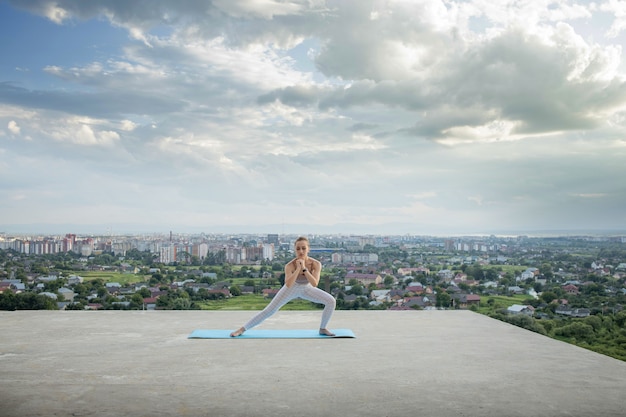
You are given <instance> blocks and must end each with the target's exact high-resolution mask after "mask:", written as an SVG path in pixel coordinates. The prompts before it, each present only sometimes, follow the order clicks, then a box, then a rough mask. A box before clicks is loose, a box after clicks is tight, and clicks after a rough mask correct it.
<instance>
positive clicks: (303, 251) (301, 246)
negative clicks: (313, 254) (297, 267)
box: [296, 240, 309, 258]
mask: <svg viewBox="0 0 626 417" xmlns="http://www.w3.org/2000/svg"><path fill="white" fill-rule="evenodd" d="M307 253H309V245H308V244H307V243H306V241H305V240H300V241H298V242H296V257H297V258H306V255H307Z"/></svg>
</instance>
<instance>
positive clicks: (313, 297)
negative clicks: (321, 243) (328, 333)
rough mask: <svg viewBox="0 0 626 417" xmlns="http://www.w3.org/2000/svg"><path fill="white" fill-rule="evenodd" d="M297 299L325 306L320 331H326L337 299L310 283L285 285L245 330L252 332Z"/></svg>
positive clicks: (251, 320)
mask: <svg viewBox="0 0 626 417" xmlns="http://www.w3.org/2000/svg"><path fill="white" fill-rule="evenodd" d="M296 298H302V299H304V300H308V301H312V302H314V303H318V304H324V311H323V312H322V324H320V329H325V328H326V325H327V324H328V322H329V321H330V317H331V316H332V315H333V312H334V311H335V304H336V301H335V298H334V297H333V296H332V295H330V294H329V293H327V292H326V291H323V290H320V289H319V288H317V287H314V286H312V285H311V284H309V283H306V284H298V283H294V284H293V285H292V286H291V287H287V286H286V285H283V287H282V288H281V289H280V290H279V291H278V292H277V293H276V295H275V296H274V298H273V299H272V301H271V302H270V303H269V304H268V305H267V307H265V308H264V309H263V310H262V311H259V313H258V314H256V315H255V316H254V317H252V318H251V319H250V320H249V321H248V322H247V323H246V324H245V325H244V326H243V328H244V329H246V330H250V329H251V328H253V327H254V326H258V325H259V324H261V323H262V322H263V321H264V320H265V319H267V318H269V317H270V316H271V315H272V314H274V313H276V312H277V311H278V310H280V308H281V307H282V306H284V305H285V304H287V303H288V302H289V301H291V300H295V299H296Z"/></svg>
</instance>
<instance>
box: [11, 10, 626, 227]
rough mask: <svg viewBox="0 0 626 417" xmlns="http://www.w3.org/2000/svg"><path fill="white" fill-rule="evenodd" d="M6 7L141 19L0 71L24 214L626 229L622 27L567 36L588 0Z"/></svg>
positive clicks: (181, 221)
mask: <svg viewBox="0 0 626 417" xmlns="http://www.w3.org/2000/svg"><path fill="white" fill-rule="evenodd" d="M10 4H12V5H14V7H16V8H20V9H21V10H28V11H29V12H31V13H36V14H38V15H40V16H44V17H46V18H48V19H51V20H53V21H55V22H56V23H57V24H58V25H66V28H71V27H72V25H89V24H90V22H92V21H93V19H104V20H105V21H107V22H109V24H111V25H115V26H117V27H122V28H124V29H126V30H127V31H128V34H129V38H128V40H127V43H125V44H123V45H119V46H118V49H117V51H118V52H119V53H117V54H116V55H109V56H99V57H97V58H94V59H93V60H91V61H90V62H85V60H84V59H80V60H76V62H80V64H77V63H76V62H68V61H66V60H65V58H63V57H61V55H60V56H59V59H58V61H57V62H46V63H44V64H43V66H42V67H41V68H33V69H31V70H30V71H28V73H22V72H20V74H21V75H20V76H21V77H32V78H26V79H32V80H36V79H37V78H36V77H42V76H45V77H46V78H45V79H46V81H47V82H33V83H29V84H28V85H36V86H37V87H25V86H24V85H22V84H18V83H16V82H10V81H9V78H8V77H6V76H5V75H3V76H2V77H3V78H0V177H2V180H1V181H0V193H2V195H4V196H5V200H6V201H7V202H8V203H7V205H5V206H3V208H2V209H0V217H1V218H3V219H11V220H10V221H11V222H14V223H16V224H23V223H31V222H32V223H35V222H37V223H42V222H46V221H54V222H66V223H76V221H77V219H81V221H80V222H82V223H87V222H89V223H93V219H94V218H98V217H101V218H107V219H112V220H111V221H113V220H115V221H119V222H129V221H131V222H132V221H136V222H138V223H150V224H155V223H158V222H159V221H163V219H168V220H167V221H168V222H171V223H173V224H175V225H176V224H178V225H181V227H182V225H188V224H196V225H203V226H210V225H225V224H244V225H246V224H247V225H255V224H260V223H276V224H279V223H282V222H285V223H286V224H289V223H293V224H303V223H309V224H311V225H315V224H320V225H321V224H324V225H328V224H349V223H354V224H362V225H370V226H368V229H367V230H379V231H380V230H383V229H382V228H379V226H378V225H383V224H398V223H401V224H413V225H414V228H413V229H412V230H406V231H407V232H415V233H420V232H421V233H432V232H437V231H440V232H443V231H449V230H457V231H459V232H467V231H481V230H489V231H493V230H498V229H500V230H505V229H506V230H512V229H516V230H519V229H523V228H566V227H572V228H578V227H579V226H580V227H583V226H584V227H587V228H589V227H603V228H604V227H609V226H611V225H613V226H615V227H617V226H620V225H622V226H623V225H624V223H625V219H624V215H623V214H622V213H621V211H620V210H619V207H623V205H624V204H625V203H626V201H625V200H624V199H625V198H626V192H625V191H626V190H624V186H623V185H622V181H621V178H624V174H626V172H625V170H626V168H624V164H623V162H622V161H623V158H624V157H625V156H626V155H625V153H626V146H624V142H623V138H624V134H623V133H624V123H625V120H626V119H625V118H624V113H623V108H624V105H625V104H626V96H625V95H624V82H623V81H622V80H623V79H624V74H623V63H622V57H621V55H620V49H619V47H620V45H618V44H616V42H617V41H616V40H615V39H616V38H609V39H604V38H602V36H603V35H602V34H604V33H606V32H607V31H608V30H609V26H610V24H611V23H610V22H609V23H607V25H609V26H607V27H606V28H604V27H599V28H598V29H597V30H596V32H594V33H597V34H598V35H597V37H596V38H594V40H592V39H591V38H589V37H583V36H582V35H581V34H580V33H577V32H576V30H575V29H574V28H575V27H577V24H576V23H577V22H578V23H579V21H578V20H577V19H590V18H591V17H589V16H594V13H596V11H595V9H593V8H592V7H586V6H585V5H584V4H575V2H565V3H559V4H551V5H550V6H549V7H546V6H545V5H543V4H526V5H525V6H521V5H520V4H518V3H510V4H509V3H506V2H505V3H497V4H491V3H490V4H488V5H487V4H482V3H481V4H478V3H475V2H449V3H446V4H445V5H444V4H443V3H441V2H438V1H425V2H379V1H328V2H324V1H293V2H287V3H285V2H279V1H276V2H264V3H263V4H264V5H265V7H260V6H259V4H260V3H257V2H251V1H213V2H197V1H178V2H174V1H166V0H155V1H150V2H142V1H138V2H134V1H133V2H128V1H104V0H94V1H88V2H85V1H79V0H73V1H70V0H58V1H54V2H53V1H48V0H40V1H37V0H30V1H27V2H23V1H20V2H16V1H14V2H10ZM520 22H524V24H520ZM614 29H615V28H613V29H611V30H614ZM613 34H615V33H613V32H612V35H613ZM16 41H17V42H19V39H18V40H16ZM52 46H53V45H47V44H46V40H45V39H43V40H42V48H46V47H52ZM0 52H2V51H0ZM35 53H36V51H35ZM7 59H9V60H10V61H11V62H9V66H10V67H12V68H16V67H20V65H19V62H17V61H16V62H13V61H12V59H13V58H11V57H7ZM1 74H2V73H0V75H1ZM25 74H26V75H25ZM23 79H24V78H23ZM50 80H53V82H54V88H50V87H48V86H49V85H50V83H49V81H50ZM10 123H12V124H10ZM10 126H12V127H10ZM16 127H19V129H17V128H16ZM40 207H46V210H41V209H37V208H40ZM565 210H566V211H565ZM564 213H566V214H564ZM594 213H595V214H594ZM0 226H2V224H1V223H0ZM381 227H382V226H381ZM0 229H1V227H0ZM338 231H340V230H338ZM364 231H365V229H364Z"/></svg>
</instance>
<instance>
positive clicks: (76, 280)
mask: <svg viewBox="0 0 626 417" xmlns="http://www.w3.org/2000/svg"><path fill="white" fill-rule="evenodd" d="M83 280H84V279H83V277H81V276H78V275H70V276H69V277H67V285H76V284H81V283H82V282H83Z"/></svg>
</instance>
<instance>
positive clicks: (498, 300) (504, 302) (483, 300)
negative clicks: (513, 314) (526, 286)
mask: <svg viewBox="0 0 626 417" xmlns="http://www.w3.org/2000/svg"><path fill="white" fill-rule="evenodd" d="M490 299H492V300H493V304H488V302H489V300H490ZM531 299H532V297H530V296H528V295H526V294H519V295H513V296H506V295H489V296H481V297H480V307H478V312H479V313H481V314H488V313H489V312H491V311H494V310H498V309H501V308H508V307H510V306H512V305H513V304H524V301H525V300H531Z"/></svg>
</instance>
